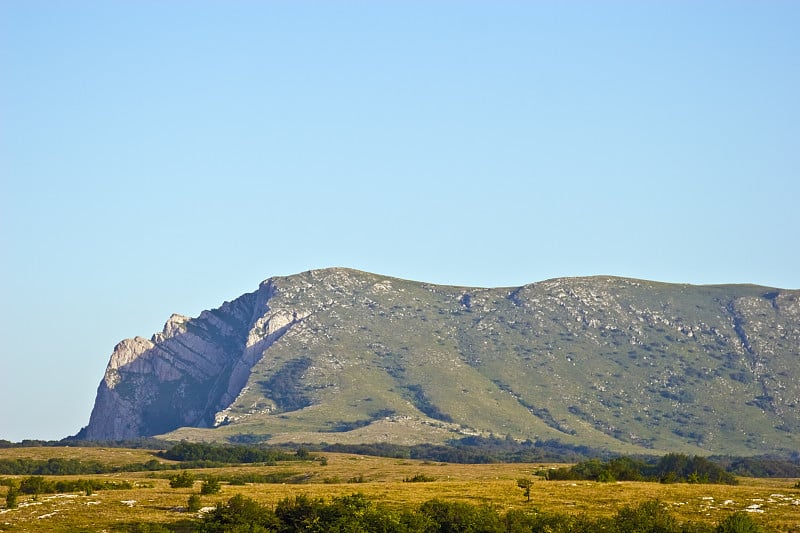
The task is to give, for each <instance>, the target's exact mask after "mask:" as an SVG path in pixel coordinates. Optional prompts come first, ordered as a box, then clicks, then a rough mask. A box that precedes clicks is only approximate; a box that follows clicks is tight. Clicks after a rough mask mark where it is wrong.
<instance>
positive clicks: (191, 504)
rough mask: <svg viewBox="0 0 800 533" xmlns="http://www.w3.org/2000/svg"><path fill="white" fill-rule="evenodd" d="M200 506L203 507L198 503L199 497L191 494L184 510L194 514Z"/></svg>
mask: <svg viewBox="0 0 800 533" xmlns="http://www.w3.org/2000/svg"><path fill="white" fill-rule="evenodd" d="M202 506H203V505H202V503H201V502H200V496H198V495H197V494H192V495H191V496H189V501H187V502H186V510H187V511H189V512H190V513H196V512H197V511H199V510H200V508H201V507H202Z"/></svg>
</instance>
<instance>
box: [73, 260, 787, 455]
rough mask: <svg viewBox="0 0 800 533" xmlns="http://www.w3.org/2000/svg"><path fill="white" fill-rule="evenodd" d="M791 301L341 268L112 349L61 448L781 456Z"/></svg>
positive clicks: (646, 286)
mask: <svg viewBox="0 0 800 533" xmlns="http://www.w3.org/2000/svg"><path fill="white" fill-rule="evenodd" d="M799 296H800V293H798V291H787V290H779V289H772V288H764V287H756V286H743V285H737V286H688V285H669V284H661V283H654V282H648V281H640V280H631V279H623V278H613V277H592V278H564V279H554V280H548V281H544V282H540V283H534V284H531V285H525V286H523V287H515V288H498V289H483V288H465V287H448V286H438V285H431V284H425V283H417V282H411V281H405V280H399V279H394V278H387V277H383V276H377V275H374V274H368V273H364V272H358V271H354V270H347V269H325V270H316V271H310V272H305V273H302V274H298V275H295V276H289V277H282V278H272V279H270V280H267V281H265V282H264V283H262V284H261V286H260V287H259V289H258V290H257V291H255V292H253V293H249V294H245V295H243V296H241V297H239V298H237V299H235V300H233V301H231V302H226V303H225V304H223V305H222V306H221V307H219V308H218V309H214V310H212V311H204V312H203V313H202V314H201V315H200V316H199V317H197V318H187V317H183V316H179V315H173V316H172V317H170V319H169V320H168V321H167V323H166V324H165V326H164V330H163V331H162V332H161V333H157V334H155V335H154V336H153V337H152V339H150V340H147V339H144V338H141V337H136V338H133V339H128V340H125V341H122V342H121V343H120V344H118V345H117V347H116V348H115V349H114V352H113V354H112V355H111V359H110V361H109V364H108V368H107V369H106V373H105V376H104V378H103V381H102V382H101V384H100V387H99V388H98V394H97V400H96V402H95V407H94V409H93V411H92V415H91V419H90V422H89V425H88V426H87V427H86V428H84V429H83V430H82V431H81V433H80V434H79V437H83V438H88V439H98V440H118V439H125V438H131V437H137V436H145V435H158V434H164V433H167V432H171V431H173V430H176V429H177V428H181V427H193V428H214V429H208V430H206V433H203V435H202V438H207V439H216V440H225V439H230V438H232V437H235V436H236V435H242V434H246V435H250V436H253V435H255V436H256V437H258V436H260V437H261V438H262V439H263V440H270V439H271V440H273V441H275V442H278V441H287V440H299V441H303V440H305V441H306V442H308V441H312V440H316V441H319V442H321V441H325V442H375V441H382V440H383V441H391V442H398V441H402V442H440V441H442V440H446V439H447V438H458V437H461V436H464V435H474V434H488V433H490V432H491V433H494V434H501V435H506V434H507V435H511V436H513V437H515V438H521V439H532V440H537V439H542V440H543V439H558V440H561V441H563V442H565V443H574V444H591V445H595V446H603V447H607V448H609V449H615V450H619V451H628V452H633V451H644V450H654V449H656V450H683V451H687V452H695V453H700V452H702V453H710V452H715V453H750V452H752V453H763V452H766V451H780V450H784V451H785V450H792V449H796V448H797V442H798V439H800V414H798V413H800V385H798V384H799V383H800V303H798V302H799V298H798V297H799ZM192 431H193V432H188V430H179V431H176V432H174V433H172V434H171V435H170V436H171V437H173V438H195V437H196V436H197V435H198V433H197V432H198V431H199V430H192Z"/></svg>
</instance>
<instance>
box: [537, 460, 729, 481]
mask: <svg viewBox="0 0 800 533" xmlns="http://www.w3.org/2000/svg"><path fill="white" fill-rule="evenodd" d="M541 474H542V475H543V476H544V477H545V479H549V480H551V479H552V480H592V481H608V482H611V481H660V482H661V483H717V484H726V485H736V484H737V481H736V478H735V477H734V475H733V474H731V473H729V472H726V471H725V469H724V468H722V467H721V466H719V465H718V464H716V463H714V462H712V461H710V460H709V459H707V458H705V457H701V456H699V455H695V456H692V457H689V456H688V455H685V454H680V453H669V454H667V455H665V456H663V457H661V458H660V459H658V461H657V462H655V463H651V462H647V461H644V460H642V459H635V458H632V457H625V456H623V457H615V458H613V459H609V460H608V461H601V460H599V459H590V460H588V461H583V462H580V463H578V464H576V465H574V466H571V467H564V468H557V469H551V470H545V471H542V472H541Z"/></svg>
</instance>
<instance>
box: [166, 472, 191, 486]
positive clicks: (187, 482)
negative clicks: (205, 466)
mask: <svg viewBox="0 0 800 533" xmlns="http://www.w3.org/2000/svg"><path fill="white" fill-rule="evenodd" d="M169 486H170V487H172V488H173V489H190V488H192V487H193V486H194V474H192V473H191V472H187V471H185V470H184V471H183V472H181V473H180V474H178V475H177V476H172V477H171V478H169Z"/></svg>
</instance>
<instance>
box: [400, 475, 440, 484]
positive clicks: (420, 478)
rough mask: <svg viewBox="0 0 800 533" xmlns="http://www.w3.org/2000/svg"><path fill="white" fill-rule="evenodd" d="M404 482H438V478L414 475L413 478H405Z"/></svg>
mask: <svg viewBox="0 0 800 533" xmlns="http://www.w3.org/2000/svg"><path fill="white" fill-rule="evenodd" d="M403 481H405V482H406V483H423V482H426V481H436V478H435V477H433V476H427V475H425V474H414V475H413V476H411V477H405V478H403Z"/></svg>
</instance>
